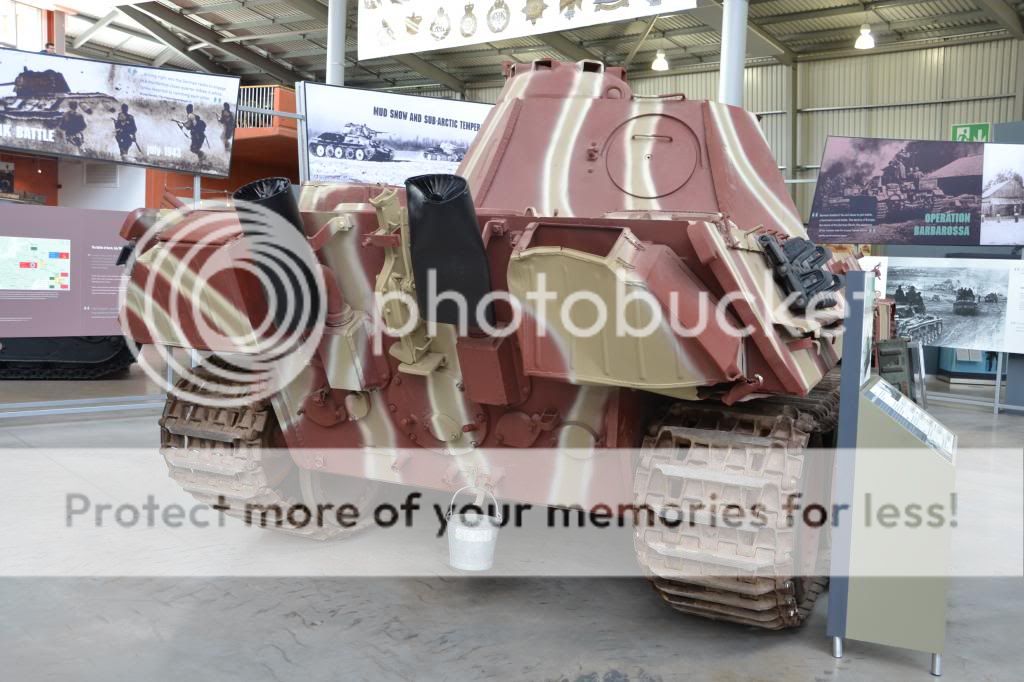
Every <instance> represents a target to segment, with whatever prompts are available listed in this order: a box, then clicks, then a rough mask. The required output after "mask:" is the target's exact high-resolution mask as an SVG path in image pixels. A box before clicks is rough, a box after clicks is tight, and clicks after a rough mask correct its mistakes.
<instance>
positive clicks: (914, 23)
mask: <svg viewBox="0 0 1024 682" xmlns="http://www.w3.org/2000/svg"><path fill="white" fill-rule="evenodd" d="M987 18H988V15H987V14H986V13H985V12H980V11H972V12H956V13H953V14H946V15H943V16H937V17H933V18H924V17H923V18H919V19H909V20H906V21H889V22H885V23H879V22H868V23H869V24H871V28H872V30H873V31H876V32H877V34H879V35H885V34H887V33H901V32H904V31H914V30H915V29H916V30H917V31H922V30H928V29H922V28H921V27H922V26H928V25H929V24H931V23H932V22H945V21H948V20H958V21H974V20H977V19H987ZM986 23H987V22H986ZM959 28H960V30H966V31H970V30H975V29H976V28H977V26H971V25H965V26H962V27H959ZM859 31H860V24H857V25H855V26H846V27H844V28H833V29H829V30H827V31H809V32H807V33H789V34H787V35H781V36H779V37H778V38H779V40H784V41H786V42H787V43H788V42H791V41H792V42H798V41H806V40H810V41H822V42H830V41H833V40H843V39H844V38H848V37H850V38H856V37H857V35H858V34H859Z"/></svg>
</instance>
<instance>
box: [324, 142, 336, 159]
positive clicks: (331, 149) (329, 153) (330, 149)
mask: <svg viewBox="0 0 1024 682" xmlns="http://www.w3.org/2000/svg"><path fill="white" fill-rule="evenodd" d="M324 151H325V152H326V154H327V156H328V158H331V159H333V158H334V147H332V146H330V145H328V147H327V149H325V150H324Z"/></svg>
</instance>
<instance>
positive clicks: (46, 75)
mask: <svg viewBox="0 0 1024 682" xmlns="http://www.w3.org/2000/svg"><path fill="white" fill-rule="evenodd" d="M10 85H13V86H14V94H15V95H17V96H18V97H59V96H61V95H66V94H68V93H69V92H71V88H70V87H69V86H68V82H67V79H65V78H64V74H62V73H60V72H59V71H54V70H53V69H47V70H46V71H32V70H30V69H29V68H28V67H25V69H24V70H23V71H22V72H21V73H19V74H18V76H17V78H15V79H14V80H13V81H11V82H9V83H0V86H10Z"/></svg>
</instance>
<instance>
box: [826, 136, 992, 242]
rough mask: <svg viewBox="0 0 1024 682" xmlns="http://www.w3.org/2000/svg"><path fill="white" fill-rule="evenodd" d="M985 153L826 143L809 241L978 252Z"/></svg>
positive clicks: (926, 145) (952, 147) (929, 144)
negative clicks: (971, 247)
mask: <svg viewBox="0 0 1024 682" xmlns="http://www.w3.org/2000/svg"><path fill="white" fill-rule="evenodd" d="M983 152H984V145H983V144H976V143H964V142H937V141H926V140H890V139H880V138H862V137H829V139H828V142H827V143H826V145H825V153H824V155H823V158H822V162H821V171H820V173H819V175H818V183H817V188H816V190H815V194H814V203H813V205H812V208H811V219H810V224H809V230H810V233H811V237H812V238H813V239H814V240H815V241H820V242H826V243H860V244H977V243H978V234H979V230H980V224H981V218H980V213H981V192H982V165H983Z"/></svg>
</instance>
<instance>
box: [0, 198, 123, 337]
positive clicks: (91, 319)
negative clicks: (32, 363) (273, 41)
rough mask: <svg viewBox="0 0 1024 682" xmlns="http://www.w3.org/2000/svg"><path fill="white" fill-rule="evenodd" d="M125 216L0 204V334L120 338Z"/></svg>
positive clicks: (13, 335) (117, 213) (113, 213)
mask: <svg viewBox="0 0 1024 682" xmlns="http://www.w3.org/2000/svg"><path fill="white" fill-rule="evenodd" d="M125 216H126V214H125V213H122V212H119V211H89V210H84V209H73V208H60V207H54V206H28V205H19V204H0V338H23V337H37V336H119V335H120V334H121V327H120V325H119V324H118V321H117V313H118V304H117V300H118V299H117V296H118V290H119V287H120V284H121V279H122V277H124V274H125V273H124V268H123V267H120V266H118V265H117V262H116V261H117V257H118V254H120V252H121V247H122V246H123V245H124V240H123V239H121V237H120V235H119V234H118V231H119V230H120V228H121V224H122V223H123V222H124V219H125Z"/></svg>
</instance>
